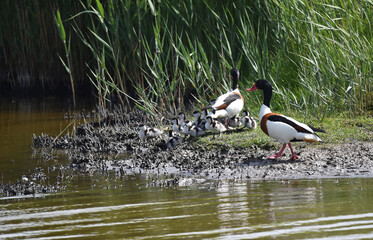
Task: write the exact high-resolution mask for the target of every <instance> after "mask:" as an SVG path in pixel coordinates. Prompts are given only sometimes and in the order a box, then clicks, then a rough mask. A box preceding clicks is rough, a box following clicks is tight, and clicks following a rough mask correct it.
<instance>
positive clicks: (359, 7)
mask: <svg viewBox="0 0 373 240" xmlns="http://www.w3.org/2000/svg"><path fill="white" fill-rule="evenodd" d="M16 2H17V1H16ZM36 2H37V3H38V1H36ZM63 3H64V4H63ZM18 5H19V3H13V2H12V3H11V2H9V1H8V6H7V8H12V7H14V8H16V7H19V6H18ZM23 8H24V7H23ZM49 8H50V11H49V12H48V13H47V16H50V15H51V12H52V16H51V19H50V21H51V22H54V19H53V17H54V16H56V14H57V10H59V11H60V12H61V18H62V21H63V25H64V26H65V30H66V34H67V35H69V36H71V49H70V50H71V51H70V57H71V65H72V66H74V67H73V70H72V71H71V73H72V76H71V77H70V79H73V78H74V79H79V77H80V78H81V76H85V79H87V80H88V81H89V82H90V83H91V85H92V86H93V87H94V89H95V92H96V94H97V97H98V101H99V103H100V104H101V105H103V106H105V105H106V104H107V103H108V102H110V101H111V100H112V99H113V96H116V98H117V99H119V101H120V102H121V103H122V104H123V105H130V104H135V105H136V106H138V107H140V108H142V109H144V110H145V111H147V112H148V113H150V114H154V115H155V113H157V112H166V111H171V112H177V111H179V110H180V109H183V108H188V107H194V108H200V107H203V106H206V105H207V103H208V102H209V100H211V99H213V98H215V97H216V96H217V95H219V94H221V93H223V92H225V91H227V90H228V89H229V88H230V87H231V86H230V82H229V80H228V74H229V70H230V68H231V67H233V66H235V67H238V68H239V69H240V72H241V80H242V81H241V82H240V87H241V89H242V90H244V89H245V88H246V87H248V86H251V85H252V84H253V82H254V81H255V80H256V79H257V78H267V79H269V80H270V81H271V82H272V83H273V85H274V88H275V92H276V94H275V95H274V100H273V104H272V105H273V108H275V109H283V110H289V111H290V110H296V111H300V112H302V113H305V118H311V119H315V118H316V119H318V120H322V119H323V118H324V117H325V116H328V115H332V114H338V113H341V112H348V113H349V114H350V115H354V114H359V113H364V112H366V111H367V110H368V109H369V108H372V105H373V103H372V102H371V101H372V100H371V99H372V97H371V96H372V78H373V77H372V72H373V71H372V70H373V68H372V64H373V61H372V56H373V46H372V45H373V36H372V34H373V33H372V30H373V29H372V22H371V19H373V4H372V3H371V2H370V1H359V2H356V1H352V0H348V1H343V0H323V1H319V2H314V1H301V0H294V1H277V0H271V1H259V0H258V1H244V0H239V1H223V2H221V1H212V0H202V1H197V0H185V1H169V0H164V1H153V0H137V1H133V0H122V1H118V0H107V1H102V0H101V1H100V0H94V1H92V0H87V1H79V2H77V1H73V2H69V4H66V1H56V2H54V3H49ZM21 9H22V6H21ZM43 9H44V8H43ZM0 11H1V12H0V13H2V12H4V14H5V11H3V10H0ZM21 16H22V14H21ZM11 17H13V16H11V14H8V15H7V16H6V19H7V20H9V19H11ZM23 17H25V16H23ZM9 21H10V20H9ZM51 22H48V21H47V24H49V25H48V27H47V29H49V30H50V34H51V35H50V36H48V39H49V38H50V39H57V37H58V32H57V29H58V28H56V27H51V26H50V24H51ZM0 24H1V25H7V24H6V23H0ZM37 24H41V22H38V23H37ZM37 24H36V25H37ZM20 25H21V24H20ZM7 27H8V28H9V26H7ZM30 31H31V30H30ZM32 31H35V30H32ZM56 36H57V37H56ZM8 38H9V39H12V38H13V39H17V38H18V35H12V33H8V32H7V31H3V33H2V35H0V39H1V41H0V44H1V45H3V46H5V49H6V52H5V54H4V58H5V59H7V63H8V64H7V66H11V67H10V68H12V69H13V68H14V69H17V70H16V71H18V69H20V67H19V66H18V65H17V64H15V63H13V62H12V61H13V60H14V56H12V55H11V54H9V52H8V51H7V50H9V49H12V48H16V47H15V46H14V45H12V44H11V43H10V42H9V41H7V40H6V39H8ZM27 40H30V39H27ZM37 41H38V39H37V40H36V42H37ZM33 44H36V43H30V44H28V45H26V46H29V47H31V49H33V48H35V45H33ZM48 44H51V45H53V46H54V45H57V46H58V48H57V49H58V51H57V53H58V54H60V55H62V54H61V53H62V52H63V49H64V48H63V45H61V41H56V42H53V43H52V42H51V41H48ZM10 52H11V51H10ZM57 53H55V52H54V53H53V54H55V55H57ZM53 54H51V53H49V54H48V56H49V58H50V59H54V64H55V65H56V66H57V65H58V64H57V63H56V61H55V57H54V56H53ZM25 60H26V62H28V61H30V60H28V59H25ZM56 66H54V67H56ZM21 69H22V68H21ZM39 70H40V72H42V73H44V70H43V69H39ZM31 75H32V74H31ZM13 79H15V80H14V81H19V80H17V78H13ZM73 86H74V85H72V87H73ZM78 90H79V88H78ZM245 99H246V100H247V101H246V107H248V108H250V109H252V111H256V110H258V108H259V106H260V104H261V100H262V99H261V95H259V94H246V93H245Z"/></svg>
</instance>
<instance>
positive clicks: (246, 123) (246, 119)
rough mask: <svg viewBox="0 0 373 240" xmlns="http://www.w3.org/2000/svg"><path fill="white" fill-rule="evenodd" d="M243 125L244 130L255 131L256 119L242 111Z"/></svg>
mask: <svg viewBox="0 0 373 240" xmlns="http://www.w3.org/2000/svg"><path fill="white" fill-rule="evenodd" d="M241 123H242V125H243V127H242V128H245V127H247V128H249V129H255V128H256V127H257V124H256V121H255V119H254V118H253V117H250V113H249V112H248V111H247V110H243V111H242V116H241Z"/></svg>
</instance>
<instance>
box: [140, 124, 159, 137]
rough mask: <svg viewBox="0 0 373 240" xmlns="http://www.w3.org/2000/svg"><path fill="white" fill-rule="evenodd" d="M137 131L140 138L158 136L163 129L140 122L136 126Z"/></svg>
mask: <svg viewBox="0 0 373 240" xmlns="http://www.w3.org/2000/svg"><path fill="white" fill-rule="evenodd" d="M138 131H139V132H138V134H139V137H140V139H146V138H154V137H158V136H160V135H161V134H162V133H163V131H162V130H160V129H158V128H152V127H148V126H146V125H144V124H141V125H140V126H139V127H138Z"/></svg>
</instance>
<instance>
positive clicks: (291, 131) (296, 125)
mask: <svg viewBox="0 0 373 240" xmlns="http://www.w3.org/2000/svg"><path fill="white" fill-rule="evenodd" d="M257 89H260V90H263V92H264V102H263V105H262V106H261V108H260V112H259V122H260V128H261V129H262V131H263V132H264V133H265V134H267V135H268V136H270V137H272V138H274V139H277V140H278V141H280V142H281V143H283V146H282V148H281V150H280V151H279V152H278V153H277V154H275V155H272V156H270V157H269V158H270V159H272V158H273V159H277V158H279V157H281V156H282V153H283V152H284V150H285V148H286V145H289V148H290V151H291V153H292V157H291V159H292V160H294V159H297V158H298V156H297V155H296V154H295V152H294V151H293V149H292V146H291V143H290V142H292V141H306V142H321V139H320V138H319V136H317V134H316V133H315V131H318V132H325V131H324V130H321V129H316V128H311V127H309V126H307V125H306V124H304V123H301V122H298V121H297V120H295V119H293V118H291V117H287V116H284V115H281V114H277V113H272V111H271V109H270V107H269V106H270V101H271V97H272V86H271V84H270V83H269V81H267V80H264V79H260V80H258V81H257V82H256V83H255V85H254V86H253V87H252V88H250V89H247V90H248V91H253V90H257Z"/></svg>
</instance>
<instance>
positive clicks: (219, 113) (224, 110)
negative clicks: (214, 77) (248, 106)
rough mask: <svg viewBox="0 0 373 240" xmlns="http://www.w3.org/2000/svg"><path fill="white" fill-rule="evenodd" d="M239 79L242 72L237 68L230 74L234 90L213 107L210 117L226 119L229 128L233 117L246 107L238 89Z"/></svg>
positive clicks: (218, 99) (223, 96)
mask: <svg viewBox="0 0 373 240" xmlns="http://www.w3.org/2000/svg"><path fill="white" fill-rule="evenodd" d="M239 77H240V72H239V71H238V70H237V69H236V68H233V69H232V70H231V72H230V78H232V89H233V90H232V91H229V92H227V93H226V94H223V95H220V96H219V97H218V98H217V99H216V101H215V102H214V104H213V105H212V106H211V108H212V111H211V112H210V114H209V115H210V116H211V117H212V118H226V119H227V120H226V124H225V125H226V126H228V120H229V119H230V118H231V117H233V116H236V115H238V114H239V113H240V112H241V110H242V108H243V105H244V100H243V97H242V95H241V93H240V90H239V89H238V87H237V85H238V78H239Z"/></svg>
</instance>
